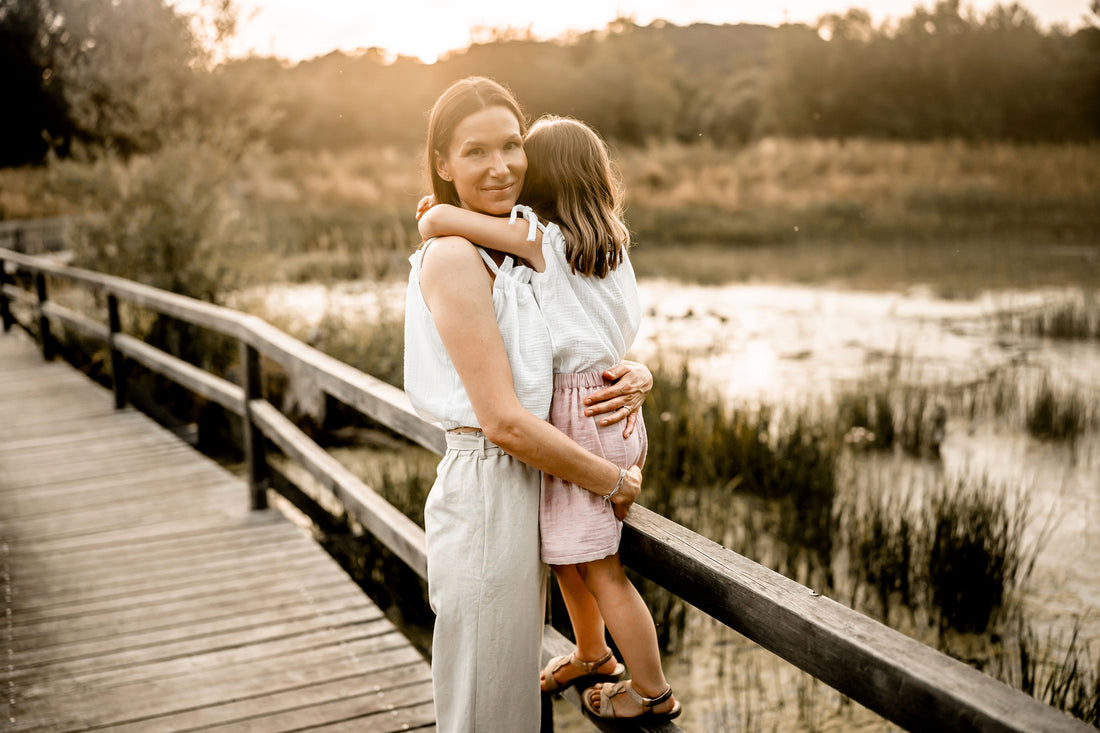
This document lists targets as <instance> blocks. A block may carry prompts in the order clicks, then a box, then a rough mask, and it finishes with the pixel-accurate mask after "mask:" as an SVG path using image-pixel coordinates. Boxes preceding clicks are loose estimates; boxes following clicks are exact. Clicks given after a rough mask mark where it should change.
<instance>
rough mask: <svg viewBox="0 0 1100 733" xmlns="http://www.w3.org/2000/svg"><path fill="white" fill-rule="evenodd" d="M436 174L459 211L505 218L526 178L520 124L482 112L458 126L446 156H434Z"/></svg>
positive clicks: (490, 110) (499, 113)
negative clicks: (459, 206)
mask: <svg viewBox="0 0 1100 733" xmlns="http://www.w3.org/2000/svg"><path fill="white" fill-rule="evenodd" d="M436 172H437V173H438V174H439V175H440V176H441V177H442V178H443V179H444V180H448V181H451V182H453V183H454V186H455V191H457V193H458V198H459V199H460V200H461V201H462V205H463V207H465V208H467V209H473V210H474V211H480V212H483V213H485V214H495V215H501V214H507V213H508V212H510V211H511V210H512V207H513V206H515V205H516V200H517V199H518V198H519V192H520V190H521V189H522V188H523V178H524V176H525V175H526V174H527V156H526V154H524V152H523V136H522V135H521V134H520V126H519V120H517V119H516V118H515V115H513V114H512V113H511V112H510V111H509V110H508V109H507V108H505V107H487V108H485V109H482V110H479V111H477V112H474V113H473V114H472V115H470V116H469V117H467V118H466V119H464V120H462V122H460V123H458V126H457V127H456V128H455V131H454V136H453V137H452V138H451V145H450V148H449V149H448V150H441V151H436Z"/></svg>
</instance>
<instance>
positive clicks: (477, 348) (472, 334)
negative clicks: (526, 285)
mask: <svg viewBox="0 0 1100 733" xmlns="http://www.w3.org/2000/svg"><path fill="white" fill-rule="evenodd" d="M420 289H421V292H422V293H423V295H424V301H425V303H426V304H427V306H428V309H429V310H430V311H431V313H432V320H433V321H434V322H435V326H436V329H437V330H438V331H439V336H440V338H441V339H442V341H443V346H444V348H446V350H447V354H448V355H449V356H450V358H451V362H452V363H453V364H454V367H455V370H456V371H457V372H458V376H459V378H460V379H461V380H462V384H463V386H464V387H465V388H466V393H467V394H468V395H469V397H470V403H471V404H472V405H473V408H474V412H475V413H476V415H477V419H478V422H479V423H480V424H481V429H482V430H483V431H484V432H485V436H486V437H487V438H488V439H489V440H491V441H492V442H493V443H495V444H496V445H498V446H500V447H501V448H502V449H503V450H504V451H505V452H507V453H509V454H510V455H512V456H515V457H516V458H518V459H519V460H521V461H523V462H524V463H526V464H527V465H529V466H532V467H534V468H537V469H539V470H540V471H544V472H546V473H550V474H553V475H555V476H559V477H560V478H562V479H564V480H566V481H572V482H573V483H575V484H577V485H578V486H581V487H583V488H585V489H587V490H588V491H591V492H592V493H594V494H599V495H601V496H602V495H605V494H608V493H610V492H611V491H612V490H613V489H614V488H615V485H616V483H617V482H618V480H619V468H618V467H617V466H616V465H615V464H613V463H611V462H610V461H608V460H606V459H604V458H601V457H599V456H597V455H596V454H594V453H591V452H589V451H588V450H586V449H585V448H583V447H581V446H580V445H579V444H577V443H576V442H575V441H573V440H572V439H571V438H569V437H568V436H566V435H565V433H563V432H561V431H560V430H558V429H557V428H555V427H554V426H553V425H551V424H550V423H548V422H546V421H545V420H541V419H539V418H538V417H536V416H535V415H532V414H531V413H530V412H528V411H527V410H526V409H524V408H523V406H522V405H521V404H520V402H519V399H518V398H517V397H516V393H515V390H514V389H513V388H512V370H511V367H510V366H509V364H508V354H507V352H506V351H505V348H504V340H503V339H502V338H501V335H500V329H499V327H498V326H497V322H496V315H495V313H494V311H493V301H492V293H491V284H490V280H489V273H488V272H487V271H486V269H485V265H484V264H483V262H482V260H481V257H480V256H479V255H478V254H477V252H476V250H474V248H473V246H471V244H470V243H469V242H468V241H466V240H465V239H461V238H458V237H444V238H442V239H439V240H437V241H436V243H435V245H433V246H432V248H431V250H430V252H429V253H428V255H427V256H426V257H425V258H424V263H423V269H422V270H421V275H420ZM549 378H550V375H549V374H547V379H549ZM640 489H641V471H640V470H639V469H638V468H637V467H633V468H631V469H630V471H629V472H628V474H627V477H626V481H625V482H624V484H623V487H622V489H620V491H619V493H618V494H617V495H616V496H615V497H614V498H613V499H612V501H613V502H614V503H615V505H616V509H617V510H621V511H622V513H625V510H626V509H628V508H629V506H630V504H631V503H633V501H634V499H635V498H636V497H637V496H638V491H639V490H640Z"/></svg>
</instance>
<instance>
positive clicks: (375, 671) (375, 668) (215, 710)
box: [49, 634, 430, 733]
mask: <svg viewBox="0 0 1100 733" xmlns="http://www.w3.org/2000/svg"><path fill="white" fill-rule="evenodd" d="M386 638H387V637H377V638H376V639H372V640H370V641H369V642H365V643H360V644H358V645H356V647H355V648H356V655H357V656H350V655H347V654H334V653H333V649H331V648H330V649H324V650H320V652H319V651H318V650H309V651H307V652H303V653H301V654H297V655H293V656H287V657H285V658H283V660H282V662H283V663H282V664H280V665H278V666H275V665H270V666H267V667H264V668H260V669H257V670H256V672H258V674H255V675H252V674H247V673H244V674H242V672H244V671H245V670H242V669H234V670H233V674H232V676H226V675H218V674H217V670H215V671H214V672H213V673H208V672H200V673H192V674H189V675H186V676H183V677H177V678H171V679H167V680H165V679H160V680H153V681H149V680H139V681H135V682H130V683H127V684H125V685H124V686H120V687H117V688H115V691H116V692H117V693H119V694H117V695H113V696H112V697H111V698H109V699H107V700H105V701H104V700H99V699H97V698H96V697H94V696H92V695H89V694H87V693H83V694H81V693H79V692H76V693H74V694H73V696H72V697H70V699H71V700H73V701H79V702H80V703H81V705H80V707H82V708H84V709H86V710H88V711H89V712H88V713H87V714H85V715H83V716H82V717H81V718H80V721H79V722H80V724H81V727H92V726H95V727H110V729H111V730H112V731H116V732H117V733H125V732H129V733H157V732H158V731H159V732H163V733H169V732H174V731H180V730H190V729H195V728H200V727H204V726H211V725H219V724H223V723H227V722H231V721H241V720H247V719H248V718H249V717H252V716H254V715H255V714H256V712H257V708H259V709H260V710H261V711H262V710H265V709H266V710H269V711H279V710H283V709H293V708H295V707H302V706H305V705H308V704H311V703H313V702H315V701H318V700H325V699H330V698H331V696H332V694H333V692H332V687H330V686H332V685H338V684H340V683H346V682H348V681H353V682H354V681H359V682H360V683H361V684H362V685H363V686H365V689H367V690H373V688H374V685H375V684H379V683H380V682H382V681H384V680H385V679H386V678H387V677H388V676H390V675H393V674H402V675H407V676H409V677H410V678H411V679H413V680H418V679H422V678H423V677H424V676H425V675H429V674H430V673H429V672H428V669H427V665H425V664H424V663H423V660H422V659H421V658H420V657H419V655H417V653H416V652H415V651H414V650H413V649H412V648H411V647H409V646H408V645H407V644H398V645H397V646H394V643H395V642H400V637H399V636H396V635H393V634H391V635H390V636H389V637H388V639H389V646H388V647H387V646H386V644H385V641H384V640H385V639H386ZM377 678H381V679H380V680H379V681H378V682H376V679H377ZM49 722H50V725H51V727H52V728H54V729H55V730H65V729H68V728H70V727H75V725H74V724H75V723H76V721H75V720H73V719H72V717H71V716H70V717H68V718H66V717H64V715H63V714H62V715H59V716H56V717H54V718H53V719H52V720H50V721H49Z"/></svg>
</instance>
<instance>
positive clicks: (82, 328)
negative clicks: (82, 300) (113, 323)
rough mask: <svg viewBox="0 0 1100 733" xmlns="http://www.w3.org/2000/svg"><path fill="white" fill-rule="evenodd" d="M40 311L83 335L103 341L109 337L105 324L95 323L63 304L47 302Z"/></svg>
mask: <svg viewBox="0 0 1100 733" xmlns="http://www.w3.org/2000/svg"><path fill="white" fill-rule="evenodd" d="M42 312H43V313H44V314H45V315H46V317H47V318H52V319H54V320H56V321H58V322H60V323H62V324H64V325H65V326H66V327H68V328H72V329H74V330H76V331H79V332H80V333H82V334H84V335H85V336H91V337H92V338H96V339H99V340H100V341H103V342H106V341H107V339H108V338H109V337H110V330H109V329H108V328H107V327H106V326H105V325H103V324H102V323H97V322H96V321H93V320H92V319H90V318H88V317H86V316H83V315H81V314H80V313H77V312H76V311H74V310H72V309H70V308H66V307H65V306H63V305H58V304H57V303H52V302H47V303H46V304H44V305H43V306H42Z"/></svg>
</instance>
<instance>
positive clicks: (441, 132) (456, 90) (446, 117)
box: [427, 76, 527, 206]
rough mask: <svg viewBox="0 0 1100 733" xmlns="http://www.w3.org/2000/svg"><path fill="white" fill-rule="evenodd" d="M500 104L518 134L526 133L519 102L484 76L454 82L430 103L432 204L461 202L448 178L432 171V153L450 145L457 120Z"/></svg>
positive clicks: (429, 133)
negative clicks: (517, 123) (508, 115)
mask: <svg viewBox="0 0 1100 733" xmlns="http://www.w3.org/2000/svg"><path fill="white" fill-rule="evenodd" d="M489 107H504V108H505V109H507V110H508V111H509V112H511V113H512V114H513V115H515V117H516V121H517V122H519V132H520V134H521V135H525V134H526V133H527V121H526V120H525V119H524V117H523V111H522V110H521V109H520V106H519V102H517V101H516V98H515V97H513V96H512V93H511V92H509V91H508V90H507V89H505V88H504V87H503V86H501V85H500V84H498V83H497V82H495V81H493V80H492V79H488V78H486V77H484V76H471V77H467V78H465V79H461V80H459V81H456V82H455V83H454V84H452V85H451V86H450V87H448V88H447V91H445V92H443V94H441V95H439V99H437V100H435V105H433V106H432V111H431V116H430V117H429V118H428V146H427V148H428V149H427V154H428V158H427V160H428V175H429V176H431V181H432V193H433V194H435V200H436V203H440V204H451V205H452V206H461V205H462V202H461V201H460V200H459V198H458V192H457V191H455V185H454V183H452V182H451V181H445V180H443V179H442V178H440V177H439V173H438V171H436V165H435V164H436V156H437V154H438V155H445V154H446V153H447V150H448V149H449V148H450V147H451V138H453V137H454V133H455V128H456V127H458V126H459V124H461V122H462V121H463V120H464V119H466V118H467V117H469V116H470V115H472V114H474V113H475V112H480V111H481V110H483V109H488V108H489Z"/></svg>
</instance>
